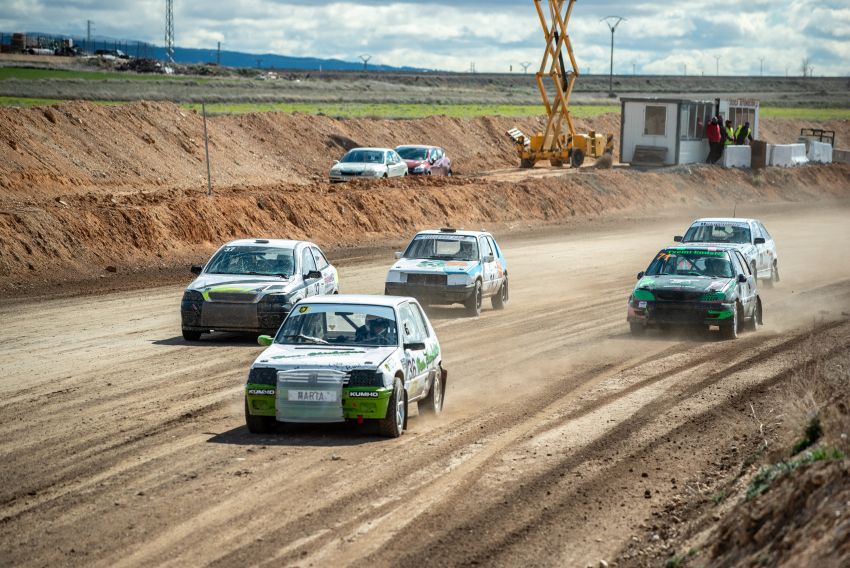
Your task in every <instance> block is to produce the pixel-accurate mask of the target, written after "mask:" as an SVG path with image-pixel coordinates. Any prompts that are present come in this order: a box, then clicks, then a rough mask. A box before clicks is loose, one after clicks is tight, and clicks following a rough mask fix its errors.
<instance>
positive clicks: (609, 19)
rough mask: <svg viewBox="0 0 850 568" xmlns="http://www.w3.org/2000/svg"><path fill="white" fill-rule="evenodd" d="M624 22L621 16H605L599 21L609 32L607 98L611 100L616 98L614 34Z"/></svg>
mask: <svg viewBox="0 0 850 568" xmlns="http://www.w3.org/2000/svg"><path fill="white" fill-rule="evenodd" d="M625 20H626V19H625V18H623V17H621V16H606V17H605V18H602V19H601V20H599V21H600V22H605V25H607V26H608V29H610V30H611V72H610V74H609V75H608V96H609V97H610V98H612V99H613V98H614V97H615V96H616V95H615V94H614V32H615V31H617V26H619V25H620V23H621V22H623V21H625Z"/></svg>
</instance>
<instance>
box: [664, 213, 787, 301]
mask: <svg viewBox="0 0 850 568" xmlns="http://www.w3.org/2000/svg"><path fill="white" fill-rule="evenodd" d="M673 240H675V241H676V242H678V243H684V244H723V245H733V246H734V247H735V248H737V249H738V250H739V251H740V252H741V254H742V255H744V258H745V259H746V260H747V264H749V265H750V270H751V271H752V273H753V274H754V275H756V277H757V278H758V279H759V280H762V281H763V282H764V283H765V284H766V285H767V286H773V285H774V284H775V283H777V282H779V255H778V254H777V252H776V243H775V242H774V241H773V237H772V236H770V233H768V232H767V229H766V228H765V226H764V225H763V224H762V223H761V221H759V220H758V219H741V218H736V217H711V218H704V219H697V220H696V221H694V222H693V223H691V226H690V227H688V230H687V231H686V232H685V235H684V236H676V237H673Z"/></svg>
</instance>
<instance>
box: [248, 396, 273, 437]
mask: <svg viewBox="0 0 850 568" xmlns="http://www.w3.org/2000/svg"><path fill="white" fill-rule="evenodd" d="M276 423H277V420H275V419H274V417H272V416H253V415H252V414H251V413H250V412H248V399H245V425H246V426H247V427H248V431H249V432H251V433H252V434H268V433H269V432H272V431H274V428H275V425H276Z"/></svg>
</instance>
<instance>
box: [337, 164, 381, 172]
mask: <svg viewBox="0 0 850 568" xmlns="http://www.w3.org/2000/svg"><path fill="white" fill-rule="evenodd" d="M383 167H384V165H383V164H366V163H362V162H349V163H345V164H343V163H339V164H336V165H335V166H333V168H331V169H335V170H340V171H343V172H352V173H353V172H365V171H370V170H378V169H381V168H383Z"/></svg>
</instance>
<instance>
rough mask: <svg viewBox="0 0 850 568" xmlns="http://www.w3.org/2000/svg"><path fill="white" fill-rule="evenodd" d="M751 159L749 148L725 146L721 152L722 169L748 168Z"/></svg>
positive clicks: (750, 149) (751, 150)
mask: <svg viewBox="0 0 850 568" xmlns="http://www.w3.org/2000/svg"><path fill="white" fill-rule="evenodd" d="M752 159H753V149H752V148H751V147H749V146H726V148H725V149H724V150H723V167H724V168H749V167H750V166H752Z"/></svg>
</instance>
